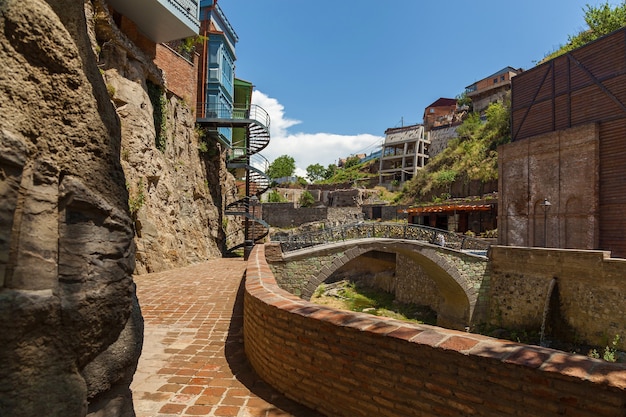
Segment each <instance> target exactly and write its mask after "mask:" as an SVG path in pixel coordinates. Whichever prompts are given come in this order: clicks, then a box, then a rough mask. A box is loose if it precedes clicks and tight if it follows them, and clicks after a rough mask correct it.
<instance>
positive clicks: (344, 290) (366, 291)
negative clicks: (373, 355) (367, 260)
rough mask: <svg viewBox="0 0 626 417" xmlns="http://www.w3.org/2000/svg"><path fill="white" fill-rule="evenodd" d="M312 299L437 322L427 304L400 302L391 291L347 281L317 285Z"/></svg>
mask: <svg viewBox="0 0 626 417" xmlns="http://www.w3.org/2000/svg"><path fill="white" fill-rule="evenodd" d="M311 301H312V302H314V303H317V304H323V305H329V306H331V307H334V308H339V309H342V310H349V311H355V312H360V313H368V314H372V315H375V316H381V317H390V318H394V319H398V320H403V321H408V322H412V323H425V324H435V323H436V322H437V314H436V313H435V312H434V311H432V310H431V309H430V308H429V307H425V306H418V305H415V304H408V303H400V302H397V301H396V300H395V298H394V295H393V294H391V293H388V292H386V291H383V290H381V289H379V288H373V287H368V286H364V285H361V284H358V283H354V282H349V281H339V282H336V283H333V284H322V285H320V287H318V288H317V290H316V291H315V293H314V295H313V297H312V298H311Z"/></svg>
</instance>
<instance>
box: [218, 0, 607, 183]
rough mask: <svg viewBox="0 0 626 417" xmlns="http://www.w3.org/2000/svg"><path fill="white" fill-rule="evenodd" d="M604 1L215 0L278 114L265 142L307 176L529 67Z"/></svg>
mask: <svg viewBox="0 0 626 417" xmlns="http://www.w3.org/2000/svg"><path fill="white" fill-rule="evenodd" d="M603 3H604V1H597V0H543V1H538V0H526V1H524V2H503V1H492V0H486V1H477V2H468V1H462V0H449V1H447V2H432V1H431V2H426V1H422V0H388V1H384V2H383V1H373V0H359V1H357V0H338V1H334V2H327V1H305V0H266V1H261V0H219V5H220V7H221V8H222V10H223V11H224V13H225V14H226V16H227V17H228V19H229V21H230V23H231V24H232V25H233V27H234V28H235V31H236V32H237V35H238V36H239V43H238V44H237V46H236V53H237V62H236V66H237V68H236V76H237V77H238V78H241V79H244V80H247V81H251V82H252V83H253V84H254V85H255V94H254V97H253V100H254V101H255V102H256V103H257V104H260V105H261V106H263V107H264V108H265V109H266V110H268V111H269V113H270V115H271V117H272V126H271V127H272V129H271V133H272V139H271V143H270V145H269V146H268V147H267V148H266V149H265V150H264V151H263V152H262V153H263V155H264V156H265V157H267V158H268V159H269V160H270V162H271V161H273V160H274V159H275V158H276V157H278V156H280V155H283V154H287V155H290V156H292V157H294V159H295V160H296V166H297V167H298V173H300V175H302V174H303V172H304V169H305V168H306V167H307V166H308V165H310V164H314V163H321V164H322V165H324V166H327V165H328V164H330V163H334V162H336V161H337V160H338V159H339V158H342V157H346V156H349V155H351V154H354V153H358V152H362V151H365V152H366V153H369V152H371V151H372V150H374V149H375V147H376V146H377V145H380V143H382V140H383V138H384V131H385V130H386V129H387V128H390V127H397V126H400V125H401V123H402V122H404V125H408V124H414V123H421V122H422V116H423V112H424V108H425V107H426V106H428V105H429V104H431V103H432V102H434V101H435V100H437V99H438V98H440V97H449V98H454V97H456V96H457V95H459V94H460V93H462V92H463V91H464V89H465V87H466V86H468V85H470V84H472V83H473V82H475V81H478V80H480V79H482V78H485V77H487V76H489V75H490V74H492V73H494V72H496V71H498V70H500V69H502V68H504V67H506V66H511V67H515V68H524V69H529V68H532V67H533V66H534V65H535V62H536V61H538V60H540V59H541V58H543V56H545V55H546V54H547V53H549V52H551V51H553V50H554V49H556V48H558V47H559V45H561V44H563V43H565V42H566V41H567V37H568V35H570V34H574V33H577V32H579V31H580V30H582V29H584V28H585V23H584V20H583V16H584V11H583V10H584V9H585V6H586V5H587V4H590V5H599V4H603ZM611 4H614V3H611Z"/></svg>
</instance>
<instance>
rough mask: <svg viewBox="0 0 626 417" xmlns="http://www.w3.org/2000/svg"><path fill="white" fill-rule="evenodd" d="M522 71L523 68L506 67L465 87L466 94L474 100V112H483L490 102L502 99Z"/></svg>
mask: <svg viewBox="0 0 626 417" xmlns="http://www.w3.org/2000/svg"><path fill="white" fill-rule="evenodd" d="M522 72H523V70H522V69H521V68H520V69H515V68H512V67H505V68H502V69H501V70H500V71H498V72H496V73H494V74H491V75H490V76H488V77H486V78H483V79H482V80H479V81H476V82H475V83H473V84H471V85H468V86H467V87H465V94H466V95H467V97H468V98H470V99H471V100H472V105H473V108H474V112H476V113H481V112H482V111H484V110H485V109H486V108H487V107H489V104H491V103H495V102H497V101H502V100H503V99H504V97H505V96H506V94H507V92H508V91H510V90H511V79H513V77H515V76H516V75H518V74H521V73H522Z"/></svg>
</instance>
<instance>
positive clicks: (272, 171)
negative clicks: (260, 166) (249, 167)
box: [265, 155, 296, 180]
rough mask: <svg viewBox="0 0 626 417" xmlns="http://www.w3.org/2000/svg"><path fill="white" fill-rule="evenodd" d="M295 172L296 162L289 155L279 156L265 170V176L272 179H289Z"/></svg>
mask: <svg viewBox="0 0 626 417" xmlns="http://www.w3.org/2000/svg"><path fill="white" fill-rule="evenodd" d="M295 170H296V161H295V159H293V158H292V157H291V156H289V155H281V156H279V157H278V158H276V159H274V162H272V163H271V164H270V166H269V167H268V168H267V171H266V172H265V174H267V176H268V177H269V178H270V179H272V180H275V179H278V178H283V177H290V176H292V175H293V173H294V172H295Z"/></svg>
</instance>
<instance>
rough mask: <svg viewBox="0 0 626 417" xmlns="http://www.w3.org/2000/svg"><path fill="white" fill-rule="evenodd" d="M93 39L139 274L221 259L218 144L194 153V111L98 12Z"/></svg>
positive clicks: (228, 183) (223, 189)
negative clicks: (117, 129) (118, 145)
mask: <svg viewBox="0 0 626 417" xmlns="http://www.w3.org/2000/svg"><path fill="white" fill-rule="evenodd" d="M95 36H96V38H97V43H98V45H101V48H100V51H99V67H100V69H101V71H102V72H103V77H104V79H105V82H106V85H107V89H108V91H109V94H110V95H111V99H112V101H113V102H114V104H115V107H116V110H117V114H118V116H119V118H120V121H121V126H122V151H121V159H122V166H123V168H124V172H125V174H126V182H127V187H128V190H129V194H130V195H129V204H130V208H131V212H132V214H133V217H134V220H135V229H136V237H135V241H136V246H137V264H136V273H138V274H142V273H146V272H158V271H163V270H167V269H172V268H175V267H181V266H185V265H189V264H193V263H197V262H201V261H204V260H207V259H212V258H217V257H221V250H222V247H221V246H222V242H224V239H225V233H224V231H223V228H224V227H225V225H226V224H227V221H226V220H225V219H223V217H222V210H221V207H222V201H223V200H224V198H225V197H224V196H225V195H226V194H227V193H228V191H229V190H234V188H235V183H234V178H233V177H232V176H230V175H229V174H228V172H227V170H226V167H225V165H224V160H225V158H224V154H223V151H222V150H220V147H219V145H218V144H216V143H211V144H208V146H206V147H202V149H203V150H204V152H201V151H200V150H199V148H201V147H200V146H199V141H198V133H197V132H196V129H195V111H194V109H193V108H192V105H193V103H191V104H190V103H186V102H185V101H184V100H182V99H180V98H178V97H177V96H175V95H173V94H171V93H169V92H167V90H166V89H165V88H164V86H165V85H166V83H165V81H164V78H165V77H164V75H163V74H162V73H161V70H160V69H159V68H157V67H156V66H155V65H154V63H153V62H152V60H151V59H150V57H148V56H146V54H145V53H144V52H142V50H140V49H138V48H137V46H136V45H134V44H133V43H132V42H131V41H130V40H128V38H127V37H126V36H125V35H124V34H123V33H122V32H121V31H120V30H119V29H117V27H116V26H115V23H114V22H113V19H112V18H111V17H110V16H109V15H108V11H107V10H106V8H104V7H101V6H100V7H97V9H96V19H95ZM168 76H170V77H174V76H176V74H168Z"/></svg>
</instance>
